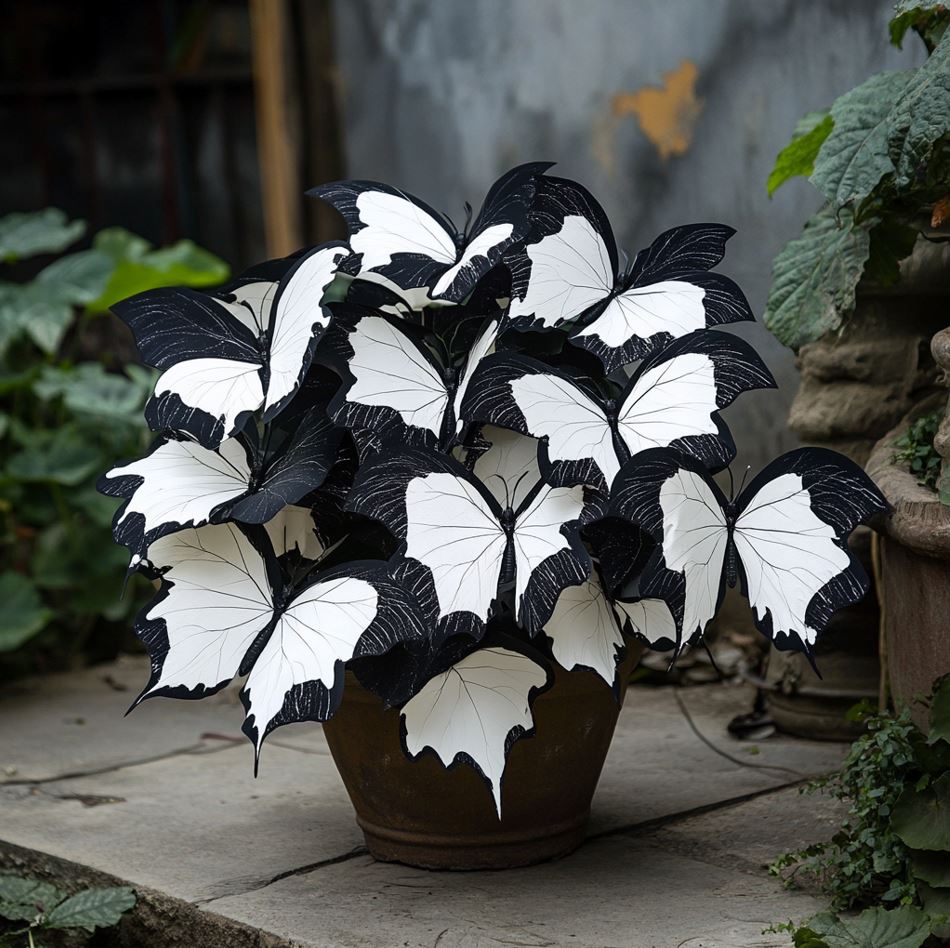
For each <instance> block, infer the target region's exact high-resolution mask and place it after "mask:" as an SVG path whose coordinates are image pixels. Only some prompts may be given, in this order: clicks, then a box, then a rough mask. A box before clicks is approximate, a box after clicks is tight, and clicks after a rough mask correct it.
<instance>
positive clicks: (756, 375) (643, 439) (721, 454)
mask: <svg viewBox="0 0 950 948" xmlns="http://www.w3.org/2000/svg"><path fill="white" fill-rule="evenodd" d="M774 386H775V381H774V379H773V378H772V375H771V374H770V372H769V370H768V369H767V368H766V367H765V365H764V363H763V362H762V360H761V359H760V358H759V357H758V355H756V353H755V350H753V349H752V347H751V346H749V345H748V343H746V342H743V341H742V340H741V339H737V338H735V337H734V336H728V335H726V334H725V333H718V332H696V333H692V334H690V335H689V336H686V337H684V338H682V339H679V340H677V341H676V342H674V343H672V344H671V345H670V346H668V347H667V348H665V349H663V350H662V351H661V352H659V353H657V354H656V355H655V356H653V358H651V359H650V360H648V361H646V362H644V363H643V364H642V365H641V366H640V367H639V369H638V370H637V372H636V373H635V374H634V375H633V376H632V377H631V378H630V380H629V381H628V382H627V384H626V385H625V386H624V387H623V388H622V389H621V390H620V392H619V395H618V397H617V398H616V399H606V398H602V397H600V396H598V395H597V394H595V393H594V392H593V391H590V390H585V388H583V387H582V386H581V385H579V384H578V383H577V382H576V381H575V380H574V379H572V378H571V377H570V376H568V375H566V374H564V373H563V372H560V371H558V370H557V369H555V368H552V367H551V366H549V365H546V364H544V363H542V362H539V361H537V360H535V359H531V358H529V357H527V356H522V355H511V354H508V353H502V354H498V355H495V356H493V357H491V358H488V359H485V360H483V361H482V363H481V365H480V366H479V368H478V369H477V370H476V373H475V375H474V377H473V379H472V382H471V384H470V385H469V386H468V391H467V394H466V396H465V399H464V401H463V402H462V415H463V417H465V418H466V419H468V420H471V421H482V422H490V423H491V424H494V425H502V426H505V427H508V428H512V429H514V430H516V431H519V432H522V433H523V434H527V435H531V436H533V437H535V438H540V439H541V442H542V455H541V457H542V472H543V473H544V475H545V478H546V479H547V480H548V481H550V483H552V484H577V483H586V484H591V485H594V486H598V487H601V488H609V486H610V484H611V483H612V482H613V479H614V477H615V476H616V474H617V471H618V470H620V467H621V465H623V464H624V463H625V462H626V461H627V460H628V459H629V458H630V457H631V456H633V455H636V454H638V453H640V452H641V451H645V450H647V449H649V448H655V447H667V446H673V447H675V448H677V449H679V450H681V451H684V452H686V453H688V454H692V455H694V456H696V457H698V458H699V459H701V460H702V461H703V462H704V463H705V464H706V465H708V466H709V467H710V468H721V467H723V466H724V465H726V464H727V463H728V462H729V461H730V460H731V459H732V458H733V456H734V455H735V445H734V443H733V441H732V437H731V436H730V434H729V432H728V430H727V429H726V428H725V426H724V425H723V424H722V422H721V420H720V418H719V414H718V413H719V410H720V409H721V408H724V407H726V406H727V405H729V404H731V403H732V401H733V400H734V399H735V398H736V397H737V396H738V395H739V394H741V393H742V392H745V391H749V390H751V389H756V388H774Z"/></svg>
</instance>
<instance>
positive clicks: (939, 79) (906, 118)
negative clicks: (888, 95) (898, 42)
mask: <svg viewBox="0 0 950 948" xmlns="http://www.w3.org/2000/svg"><path fill="white" fill-rule="evenodd" d="M948 131H950V38H948V39H946V40H941V42H940V43H939V44H938V45H937V47H936V49H934V51H933V53H932V54H931V56H930V58H929V59H928V60H927V62H925V63H924V64H923V65H922V66H921V67H920V68H919V69H918V70H917V71H916V72H915V73H914V76H913V79H912V80H911V81H910V82H909V83H908V85H907V87H906V88H905V90H904V92H903V94H902V95H901V97H900V99H899V101H898V102H897V103H896V104H895V106H894V108H893V109H892V111H891V115H890V120H889V123H888V139H887V145H888V152H889V157H890V160H891V162H892V163H893V166H894V170H895V185H896V186H897V187H898V188H906V187H908V186H909V185H911V184H912V183H913V182H914V181H916V180H918V178H919V177H920V176H921V175H922V173H923V171H924V169H925V168H926V166H927V164H928V163H930V162H931V161H932V160H933V158H934V152H935V149H937V148H945V147H946V144H947V143H946V141H945V138H946V136H947V133H948ZM943 184H944V185H946V181H944V182H943Z"/></svg>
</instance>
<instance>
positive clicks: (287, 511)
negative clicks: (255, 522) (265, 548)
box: [264, 504, 329, 561]
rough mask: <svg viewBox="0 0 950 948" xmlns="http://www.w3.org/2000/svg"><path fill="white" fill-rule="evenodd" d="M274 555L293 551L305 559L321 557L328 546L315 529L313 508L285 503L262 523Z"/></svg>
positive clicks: (314, 559) (313, 559)
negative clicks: (285, 504) (284, 505)
mask: <svg viewBox="0 0 950 948" xmlns="http://www.w3.org/2000/svg"><path fill="white" fill-rule="evenodd" d="M264 529H265V530H266V531H267V538H268V539H269V540H270V543H271V546H272V547H273V550H274V555H275V556H283V555H284V554H285V553H291V552H295V553H297V554H298V555H299V556H300V557H301V558H303V559H305V560H312V561H316V560H319V559H322V558H323V556H324V555H325V554H326V553H327V551H328V549H329V548H328V546H327V544H326V543H325V542H324V540H323V537H322V536H321V535H320V533H319V532H318V531H317V526H316V523H315V521H314V519H313V509H312V508H310V507H301V506H298V505H297V504H287V506H286V507H282V508H281V509H280V511H279V512H278V513H277V514H275V515H274V516H273V517H271V519H270V520H268V521H267V523H265V524H264Z"/></svg>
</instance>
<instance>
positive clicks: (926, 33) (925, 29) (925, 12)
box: [889, 0, 948, 48]
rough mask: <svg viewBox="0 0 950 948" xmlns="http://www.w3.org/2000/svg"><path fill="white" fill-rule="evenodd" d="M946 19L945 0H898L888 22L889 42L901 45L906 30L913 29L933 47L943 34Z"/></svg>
mask: <svg viewBox="0 0 950 948" xmlns="http://www.w3.org/2000/svg"><path fill="white" fill-rule="evenodd" d="M947 20H948V10H947V3H946V0H898V2H897V4H896V6H895V7H894V17H893V19H892V20H891V22H890V30H889V32H890V36H891V42H892V43H893V44H894V45H895V46H898V47H900V46H903V45H904V36H905V35H906V34H907V31H908V30H909V29H914V30H916V31H917V32H918V33H920V34H921V35H922V36H923V38H924V40H925V42H926V43H927V44H928V47H930V48H933V46H934V45H936V44H937V43H938V42H939V41H940V38H941V37H942V36H943V34H944V31H945V30H946V27H947Z"/></svg>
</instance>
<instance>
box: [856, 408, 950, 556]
mask: <svg viewBox="0 0 950 948" xmlns="http://www.w3.org/2000/svg"><path fill="white" fill-rule="evenodd" d="M946 398H947V396H946V393H943V392H939V393H937V394H935V395H933V396H931V397H930V398H927V399H925V400H924V401H922V402H920V403H919V404H917V405H915V406H914V408H913V409H912V410H911V411H910V412H908V414H907V415H905V416H904V418H903V419H902V420H901V421H900V422H899V423H898V424H897V425H895V426H894V427H893V428H892V429H891V430H890V431H889V432H888V433H887V434H886V435H884V437H883V438H881V439H880V440H879V441H878V442H877V443H876V444H875V445H874V448H873V449H872V450H871V456H870V458H868V462H867V464H866V465H865V470H866V471H867V473H868V474H869V475H870V476H871V478H873V480H874V482H875V483H876V484H877V486H878V487H879V488H880V489H881V491H882V492H883V494H884V496H885V497H886V498H887V500H888V503H889V504H890V505H891V508H892V510H891V512H890V513H889V514H888V515H887V517H885V518H884V519H883V522H882V523H881V524H880V525H876V529H878V530H879V532H882V533H884V534H885V535H886V536H888V537H889V538H890V539H892V540H894V541H895V542H897V543H900V544H901V545H902V546H905V547H908V548H909V549H911V550H913V551H914V552H915V553H920V554H922V555H924V556H930V557H933V558H934V559H950V505H948V504H944V503H941V501H940V498H939V497H938V496H937V494H936V493H935V492H934V491H931V490H929V489H928V488H926V487H922V486H921V485H920V484H918V483H917V478H916V477H915V476H914V475H913V474H911V472H910V471H908V470H905V469H904V468H902V467H899V466H898V465H896V464H895V463H894V462H893V460H892V458H893V455H894V442H895V441H896V440H897V439H898V438H899V437H900V436H901V435H902V434H903V433H904V432H905V431H906V430H907V428H908V426H909V425H910V423H911V422H912V421H913V420H914V419H915V418H916V417H918V416H920V415H922V414H923V413H924V412H927V411H931V410H933V409H935V408H938V407H940V405H942V404H943V403H944V402H945V401H946Z"/></svg>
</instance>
